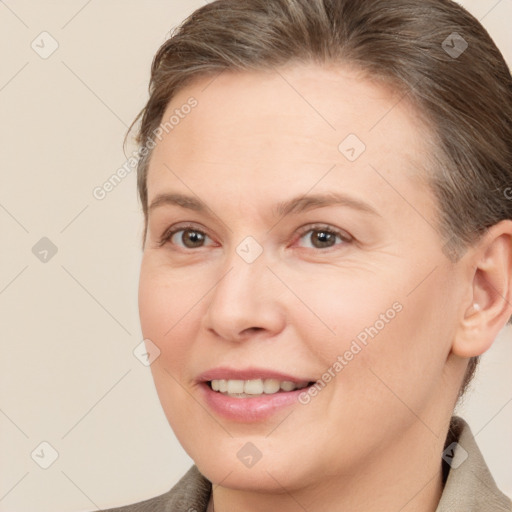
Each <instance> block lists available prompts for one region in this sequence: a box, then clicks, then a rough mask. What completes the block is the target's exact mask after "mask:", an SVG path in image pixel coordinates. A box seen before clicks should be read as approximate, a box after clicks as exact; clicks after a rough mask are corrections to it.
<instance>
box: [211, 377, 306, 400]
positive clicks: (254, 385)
mask: <svg viewBox="0 0 512 512" xmlns="http://www.w3.org/2000/svg"><path fill="white" fill-rule="evenodd" d="M312 384H314V382H307V381H302V382H292V381H289V380H283V381H280V380H277V379H250V380H238V379H232V380H231V379H230V380H226V379H214V380H210V381H208V382H207V385H208V386H209V387H210V389H212V390H213V391H216V392H218V393H221V394H223V395H226V396H230V397H234V398H251V397H257V396H263V395H275V394H277V393H288V392H290V391H296V390H298V389H304V388H306V387H308V386H311V385H312Z"/></svg>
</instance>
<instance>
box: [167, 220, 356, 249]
mask: <svg viewBox="0 0 512 512" xmlns="http://www.w3.org/2000/svg"><path fill="white" fill-rule="evenodd" d="M186 229H190V230H193V231H197V232H199V233H202V234H204V235H205V236H207V237H208V238H210V240H213V237H212V236H210V235H209V233H208V230H206V229H204V228H202V227H198V226H197V224H195V223H193V222H182V223H178V224H173V225H172V226H170V227H169V228H167V229H166V230H165V231H164V233H163V234H162V236H161V237H160V238H159V239H158V241H157V244H158V246H159V247H162V246H163V245H165V244H166V243H168V242H169V241H170V239H171V238H172V237H173V236H174V235H175V234H176V233H177V232H179V231H183V230H186ZM310 231H328V232H329V233H332V234H334V235H336V236H339V238H340V239H341V240H342V241H343V242H346V243H349V242H354V241H355V239H354V237H353V236H351V235H350V234H349V233H347V232H346V231H344V230H341V229H338V228H335V227H334V226H331V225H329V224H325V223H313V224H307V225H305V226H302V227H300V228H299V229H298V230H297V231H296V235H295V237H294V241H293V243H296V241H297V240H300V239H301V238H302V237H303V236H304V235H305V234H307V233H309V232H310ZM336 245H340V244H336ZM336 245H335V246H332V247H326V248H324V249H316V251H317V252H328V251H329V249H333V248H335V247H336ZM201 248H202V247H198V248H195V249H188V250H187V252H188V251H192V250H197V249H201ZM313 250H315V249H313Z"/></svg>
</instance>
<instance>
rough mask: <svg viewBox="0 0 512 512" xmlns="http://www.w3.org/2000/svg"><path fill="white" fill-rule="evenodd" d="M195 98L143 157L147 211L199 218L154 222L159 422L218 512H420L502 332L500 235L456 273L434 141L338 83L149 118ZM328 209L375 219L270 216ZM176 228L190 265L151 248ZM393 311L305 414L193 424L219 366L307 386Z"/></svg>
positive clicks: (387, 95) (204, 103) (505, 287)
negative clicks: (441, 227)
mask: <svg viewBox="0 0 512 512" xmlns="http://www.w3.org/2000/svg"><path fill="white" fill-rule="evenodd" d="M285 78H286V80H285ZM291 85H293V87H292V86H291ZM190 96H194V97H195V98H196V99H197V101H198V105H197V107H196V108H194V109H193V111H192V112H191V113H190V114H189V115H188V116H187V117H186V118H185V119H183V120H181V122H180V124H179V125H178V126H176V127H175V128H174V129H173V130H172V131H171V132H170V133H169V134H168V135H166V136H165V137H164V138H163V139H162V140H161V141H159V142H158V143H157V146H156V147H155V149H154V152H153V155H152V159H151V163H150V168H149V173H148V201H149V204H151V203H152V201H153V200H154V198H155V197H156V196H157V195H158V194H161V193H171V192H172V193H181V194H186V195H189V196H192V197H194V198H196V199H200V200H201V201H203V202H204V203H205V204H206V205H207V207H208V208H209V210H207V211H206V213H201V212H197V211H194V210H191V209H187V208H184V207H181V206H178V205H171V204H167V205H162V206H159V207H157V208H154V209H153V210H152V211H150V214H149V218H148V232H147V239H146V244H145V247H144V254H143V260H142V266H141V274H140V288H139V309H140V319H141V326H142V331H143V334H144V337H145V338H148V339H150V340H152V342H153V343H155V344H156V345H157V346H158V347H159V349H160V351H161V354H160V357H158V359H156V360H155V362H154V363H153V364H152V366H151V370H152V373H153V378H154V381H155V386H156V389H157V392H158V395H159V398H160V401H161V404H162V407H163V409H164V411H165V414H166V416H167V418H168V421H169V423H170V425H171V426H172V428H173V430H174V432H175V433H176V436H177V437H178V439H179V441H180V443H181V444H182V445H183V447H184V448H185V450H186V451H187V452H188V454H189V455H190V456H191V457H192V459H193V460H194V461H195V463H196V464H197V466H198V468H199V470H200V471H201V473H202V474H203V475H205V476H206V477H207V478H208V479H209V480H210V481H212V482H213V484H214V491H213V499H214V503H215V511H216V512H227V511H234V510H249V511H268V510H279V511H282V512H288V511H297V510H304V509H307V510H308V511H311V512H313V511H315V512H322V511H331V512H332V511H337V510H339V511H341V510H352V511H365V512H371V511H374V510H375V511H382V510H402V511H413V510H414V511H420V512H422V511H434V510H435V508H436V506H437V503H438V501H439V498H440V495H441V492H442V481H441V452H442V450H443V445H444V440H445V437H446V432H447V428H448V424H449V419H450V417H451V414H452V411H453V406H454V404H455V401H456V398H457V393H458V390H459V387H460V384H461V382H462V379H463V375H464V371H465V368H466V365H467V358H468V357H472V356H474V355H478V354H481V353H483V352H484V351H485V350H487V349H488V348H489V346H490V345H491V344H492V341H493V340H494V338H495V336H496V335H497V333H498V332H499V330H500V329H501V327H502V326H503V325H504V324H505V322H506V320H507V319H508V316H509V315H510V313H511V308H510V302H511V300H510V299H511V296H510V273H511V267H512V264H511V256H510V245H511V244H510V234H511V232H512V228H511V226H510V221H503V222H501V223H499V224H497V225H496V226H494V227H493V228H492V229H491V230H489V231H488V233H487V234H486V235H485V236H484V237H483V239H482V240H481V241H480V242H479V243H478V244H477V245H475V246H474V247H472V248H470V249H469V250H468V251H466V252H465V253H464V255H463V257H462V258H461V259H460V260H459V261H458V262H452V261H450V260H449V259H448V258H447V257H446V255H445V254H444V253H443V250H442V249H443V240H442V239H441V237H440V235H439V233H438V232H437V230H436V229H434V227H435V225H436V219H437V204H436V201H435V199H434V197H433V195H432V193H431V191H430V189H429V188H428V187H427V186H426V185H425V184H424V179H423V177H424V176H425V170H424V169H425V167H426V162H427V159H428V153H429V150H430V145H429V139H428V133H429V132H428V129H427V128H426V127H425V126H424V125H423V123H422V122H421V118H420V116H418V112H417V111H416V110H415V109H414V107H413V106H412V105H411V104H410V103H409V102H408V101H406V100H403V101H400V102H397V101H398V100H397V98H398V96H395V95H394V93H393V91H391V90H389V89H387V88H385V87H384V86H383V85H379V84H377V83H375V82H371V81H369V80H368V79H367V78H365V77H364V76H363V75H361V74H360V73H357V72H356V71H355V70H353V69H350V68H348V67H346V66H340V65H338V66H337V67H334V66H326V65H324V66H322V67H319V66H317V65H313V64H311V65H305V64H301V65H294V66H292V65H290V66H288V67H286V68H283V69H280V70H279V72H268V73H262V72H254V73H248V72H247V73H228V72H224V73H222V74H221V75H220V76H218V77H217V78H216V79H215V80H213V81H212V78H204V79H201V80H199V81H197V82H195V83H193V84H191V85H188V86H187V87H186V88H184V89H183V90H181V91H180V92H179V93H178V94H177V95H176V96H175V97H174V98H173V99H172V101H171V102H170V104H169V105H168V109H167V112H166V114H165V115H164V117H163V118H164V119H167V118H168V117H169V116H170V115H171V114H172V112H173V111H174V109H176V108H179V107H180V106H181V105H183V104H184V103H186V101H187V99H188V98H189V97H190ZM306 100H307V101H306ZM351 133H352V134H356V135H357V137H358V138H359V139H360V140H362V141H363V142H364V144H365V145H366V150H365V151H364V152H363V153H362V154H361V156H359V158H357V159H356V160H355V161H354V162H351V161H349V160H347V158H345V156H344V155H343V154H342V153H341V152H340V151H339V149H338V146H339V144H340V142H342V141H343V140H344V139H345V137H346V136H347V135H348V134H351ZM333 192H337V193H343V194H345V195H348V196H350V197H352V198H357V199H358V200H359V201H363V202H364V203H366V204H367V205H369V206H370V207H371V208H372V209H374V210H375V212H376V213H368V212H364V211H360V210H357V209H354V208H352V207H350V206H347V205H331V206H324V207H318V208H313V209H310V210H308V211H304V212H301V213H290V214H287V215H285V216H283V217H279V216H278V215H275V214H274V213H273V208H274V207H275V205H276V204H277V203H279V202H282V201H286V200H289V199H291V198H293V197H296V196H303V195H305V194H308V195H312V194H321V193H333ZM412 205H414V207H412ZM187 222H188V223H192V224H193V229H194V230H199V231H200V232H202V233H205V234H206V235H207V236H206V237H205V238H204V243H203V245H202V246H201V245H200V246H198V247H196V248H188V247H187V246H186V245H185V244H184V242H185V243H187V240H188V239H187V238H186V237H185V239H183V235H184V234H185V233H184V232H183V231H181V232H178V233H177V234H175V235H174V236H173V237H172V239H170V240H169V241H167V243H165V244H163V245H159V243H158V242H159V240H160V238H161V237H162V235H163V234H164V232H165V231H166V230H168V228H169V227H171V226H175V227H176V229H179V228H180V226H181V229H184V228H185V227H186V226H185V227H183V223H187ZM317 223H318V224H321V225H326V226H327V227H329V228H330V229H331V230H334V231H339V232H341V233H342V234H343V235H344V236H345V234H348V235H349V239H348V240H345V241H344V240H342V239H341V238H338V237H336V238H334V240H335V242H334V245H332V246H330V247H326V248H325V247H324V246H321V245H319V241H318V240H319V237H318V230H317V231H315V230H313V231H311V229H313V228H312V227H310V228H309V229H308V226H311V225H313V224H317ZM300 229H304V230H303V231H302V232H300V231H299V230H300ZM320 231H321V229H320ZM247 236H252V237H254V238H255V239H256V240H257V241H258V243H259V244H260V246H261V247H262V249H263V252H262V254H261V255H260V256H259V257H258V258H257V259H256V260H255V261H254V262H252V263H247V262H246V261H244V259H242V258H241V257H240V256H239V254H237V252H236V248H237V246H238V245H239V244H240V242H242V240H244V239H245V238H246V237H247ZM320 240H321V239H320ZM331 240H333V239H331ZM474 302H478V303H479V305H480V310H479V311H475V310H474V309H473V308H472V304H473V303H474ZM396 303H399V304H400V306H401V307H402V309H401V311H400V312H398V313H397V314H396V315H395V316H394V318H393V319H392V320H390V321H389V322H388V323H386V324H385V327H384V328H382V329H380V330H379V332H378V334H377V335H376V336H375V337H374V338H373V339H370V340H369V342H368V344H367V346H365V347H364V348H363V349H362V350H361V351H360V352H359V353H358V354H357V355H356V356H355V357H354V358H353V359H352V360H351V361H349V362H348V364H347V365H346V366H344V368H343V370H342V371H341V372H339V373H337V374H336V376H335V377H334V378H332V379H331V381H330V382H329V383H328V384H327V385H326V386H325V387H324V388H323V389H322V391H321V392H319V393H318V395H317V396H316V397H314V398H312V399H311V401H310V402H309V403H308V404H307V405H302V404H299V403H297V404H294V405H292V406H290V407H287V408H286V409H284V410H283V411H279V412H278V413H276V414H274V415H272V416H271V417H270V418H268V419H266V420H263V421H256V422H236V421H231V420H227V419H224V418H222V417H220V416H217V415H216V414H215V413H214V412H212V411H211V410H210V409H208V407H207V406H206V405H205V402H204V401H203V399H202V395H201V393H200V390H199V385H198V382H197V377H198V375H199V374H200V373H202V372H204V371H206V370H209V369H211V368H215V367H218V366H230V367H233V368H247V367H254V366H256V367H263V368H269V369H272V370H277V371H281V372H285V373H290V374H292V375H299V376H307V377H308V378H311V377H313V378H314V379H319V378H321V376H322V374H324V372H325V371H326V370H327V369H328V368H330V367H332V366H333V363H334V362H335V361H336V360H337V357H338V356H339V355H342V354H344V353H345V352H346V350H348V349H349V348H350V346H351V343H352V341H353V340H354V339H355V338H356V336H357V335H358V334H359V333H361V331H363V330H364V329H365V328H366V327H369V326H372V325H374V324H375V322H376V321H377V320H378V319H379V317H380V315H381V314H385V313H386V311H387V310H389V309H390V308H392V305H393V304H396ZM247 442H251V443H253V444H254V445H255V446H256V447H257V448H258V450H259V451H260V452H261V455H262V457H261V459H260V460H259V461H258V462H257V464H255V465H254V466H253V467H251V468H247V467H245V466H244V464H242V463H241V461H240V460H239V459H238V457H237V452H238V451H239V450H240V449H241V448H242V447H243V446H244V445H245V444H246V443H247Z"/></svg>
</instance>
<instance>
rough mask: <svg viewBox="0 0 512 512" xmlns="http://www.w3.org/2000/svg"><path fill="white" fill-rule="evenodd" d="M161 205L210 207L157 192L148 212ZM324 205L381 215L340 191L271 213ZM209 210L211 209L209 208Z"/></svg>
mask: <svg viewBox="0 0 512 512" xmlns="http://www.w3.org/2000/svg"><path fill="white" fill-rule="evenodd" d="M162 206H180V207H181V208H186V209H188V210H193V211H196V212H199V213H206V214H208V210H210V208H209V207H208V206H206V205H205V203H203V202H202V201H201V200H199V199H196V198H195V197H192V196H187V195H185V194H177V193H174V194H170V193H162V194H158V195H157V196H156V197H155V199H153V201H152V202H151V205H150V206H149V212H152V211H153V210H155V209H156V208H160V207H162ZM326 206H346V207H348V208H352V209H354V210H358V211H361V212H364V213H370V214H372V215H377V216H379V217H380V216H381V215H380V214H379V213H378V212H377V210H375V208H373V207H372V206H370V205H369V204H368V203H365V202H364V201H361V200H359V199H356V198H355V197H351V196H348V195H346V194H340V193H327V194H311V195H302V196H297V197H294V198H292V199H290V200H288V201H283V202H281V203H277V204H276V205H275V206H274V208H273V210H272V213H273V214H274V215H275V216H279V217H284V216H285V215H289V214H298V213H301V212H304V211H308V210H313V209H315V208H323V207H326ZM210 211H211V210H210Z"/></svg>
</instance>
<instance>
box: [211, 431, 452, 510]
mask: <svg viewBox="0 0 512 512" xmlns="http://www.w3.org/2000/svg"><path fill="white" fill-rule="evenodd" d="M445 435H446V431H445V430H444V429H442V433H440V434H439V435H438V436H437V437H436V436H435V434H433V433H432V432H430V431H429V430H428V429H427V428H426V427H425V425H423V424H422V423H421V422H415V423H414V424H413V425H412V426H411V428H410V429H409V431H408V432H407V433H406V434H405V435H404V436H403V437H402V439H401V440H400V442H399V443H392V444H390V446H389V447H388V448H387V449H383V450H382V451H381V452H380V453H379V454H375V453H374V454H371V457H372V460H371V461H367V460H365V461H361V463H360V464H359V466H358V467H357V468H350V469H347V471H346V472H345V473H344V474H332V473H329V471H326V472H325V474H323V475H322V477H321V478H319V479H318V480H317V481H316V482H315V483H314V484H312V485H308V486H306V487H300V486H297V487H294V488H293V489H292V488H288V489H284V488H283V489H282V492H280V493H276V492H269V493H265V492H264V491H262V490H261V489H258V490H256V491H252V490H251V491H247V490H238V489H232V488H228V487H223V486H216V487H215V489H214V491H213V493H212V498H213V503H210V506H209V508H208V512H233V511H238V510H244V511H247V512H267V511H268V510H279V511H280V512H297V511H302V510H307V511H308V512H342V511H347V510H350V511H353V512H382V510H397V511H398V510H400V512H435V510H436V508H437V505H438V503H439V500H440V498H441V494H442V490H443V479H442V469H441V467H442V466H441V453H442V450H443V446H444V441H445ZM268 473H270V474H272V469H271V468H268ZM210 501H211V502H212V500H210ZM213 505H214V507H213ZM210 507H211V508H210Z"/></svg>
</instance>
